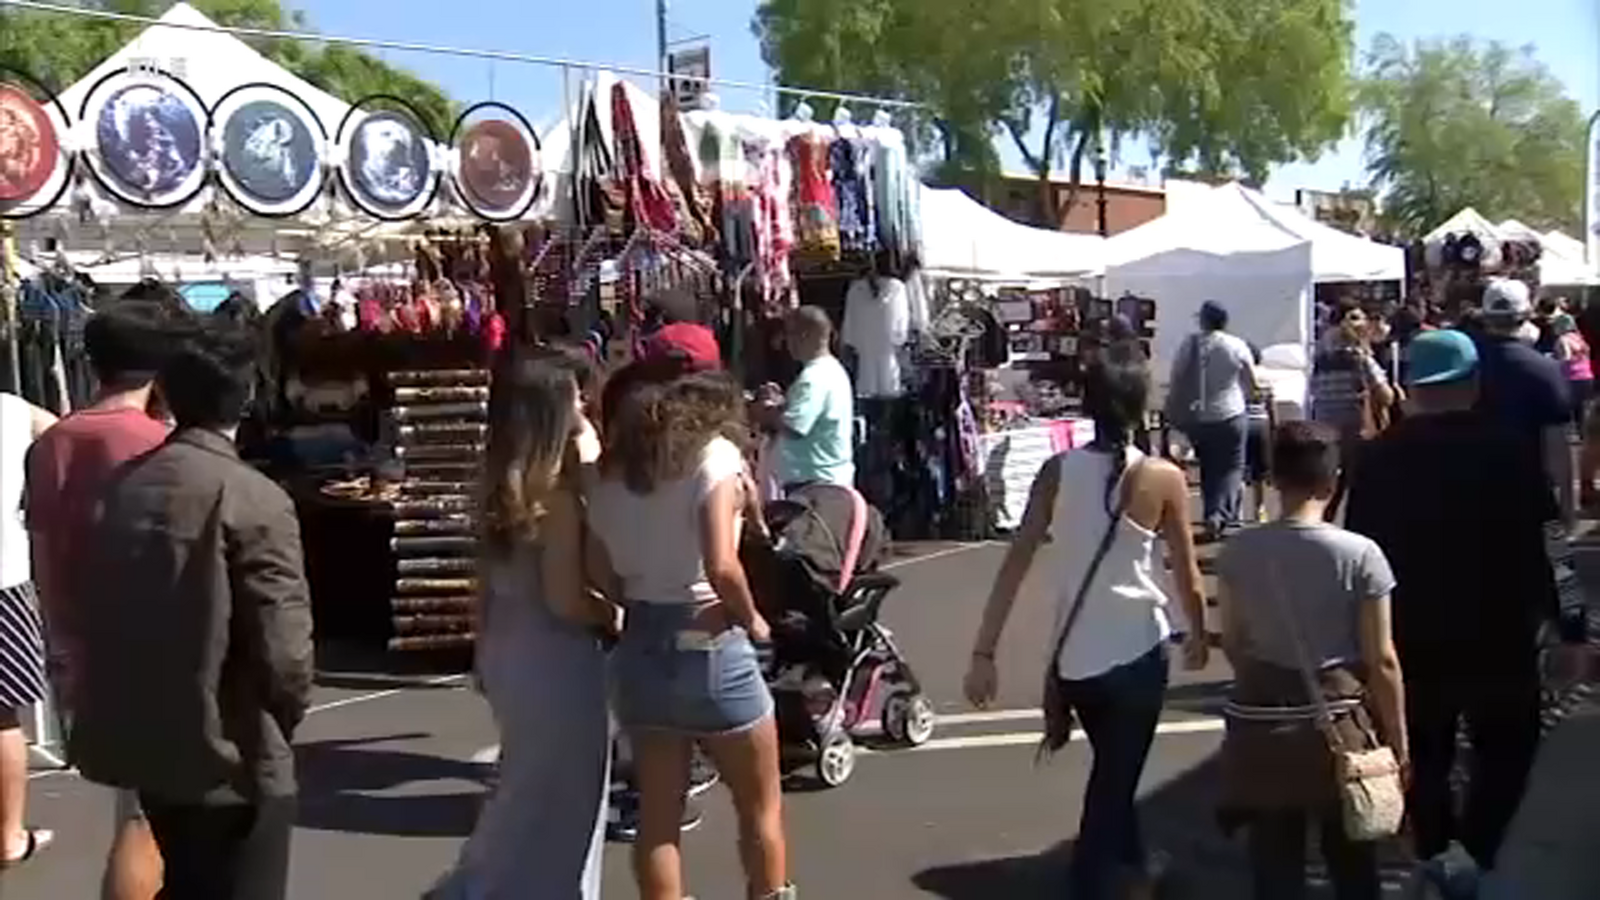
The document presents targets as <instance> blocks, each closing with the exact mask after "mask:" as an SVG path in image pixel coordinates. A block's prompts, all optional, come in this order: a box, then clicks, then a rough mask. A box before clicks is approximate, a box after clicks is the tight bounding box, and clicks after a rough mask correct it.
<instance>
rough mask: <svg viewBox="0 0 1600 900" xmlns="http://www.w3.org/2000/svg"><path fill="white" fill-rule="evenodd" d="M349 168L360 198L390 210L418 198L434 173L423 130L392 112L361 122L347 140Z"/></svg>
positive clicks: (404, 205) (376, 114)
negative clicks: (348, 143) (348, 145)
mask: <svg viewBox="0 0 1600 900" xmlns="http://www.w3.org/2000/svg"><path fill="white" fill-rule="evenodd" d="M349 166H350V174H351V175H352V176H354V181H355V188H356V190H357V191H359V192H360V193H361V195H362V197H363V198H364V199H366V200H367V201H368V202H369V203H371V204H372V205H374V206H377V207H379V208H380V209H386V210H391V211H393V210H400V209H404V208H405V207H407V206H409V205H410V204H412V203H414V202H415V201H416V200H417V198H419V197H421V196H422V193H423V192H424V191H426V190H427V189H428V182H429V176H431V175H432V174H433V163H432V161H431V160H430V159H429V155H428V142H427V139H426V138H424V137H423V136H422V129H421V128H418V127H417V125H416V123H414V122H413V121H412V120H411V118H410V117H409V116H404V115H401V114H400V113H394V112H380V113H374V114H372V115H370V116H368V117H366V118H365V119H362V120H361V124H360V125H357V126H356V129H355V133H354V134H353V135H351V138H350V162H349Z"/></svg>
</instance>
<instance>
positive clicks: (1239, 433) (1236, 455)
mask: <svg viewBox="0 0 1600 900" xmlns="http://www.w3.org/2000/svg"><path fill="white" fill-rule="evenodd" d="M1249 424H1250V423H1249V418H1248V417H1247V416H1244V415H1237V416H1234V417H1233V418H1231V419H1224V420H1222V421H1221V422H1198V423H1196V424H1194V425H1192V426H1190V427H1189V432H1188V433H1189V442H1190V443H1192V444H1194V453H1195V456H1196V457H1198V458H1199V461H1200V497H1201V500H1202V501H1203V503H1204V506H1205V520H1206V525H1207V526H1209V527H1211V528H1220V527H1223V526H1228V525H1237V524H1239V505H1240V503H1241V502H1243V499H1244V447H1245V439H1246V438H1247V436H1248V435H1249V433H1250V429H1249Z"/></svg>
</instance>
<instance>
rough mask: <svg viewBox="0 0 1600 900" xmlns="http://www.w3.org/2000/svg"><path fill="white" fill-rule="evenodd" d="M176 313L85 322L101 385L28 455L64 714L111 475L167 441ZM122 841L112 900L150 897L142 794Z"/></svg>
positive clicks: (130, 805)
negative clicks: (162, 389)
mask: <svg viewBox="0 0 1600 900" xmlns="http://www.w3.org/2000/svg"><path fill="white" fill-rule="evenodd" d="M177 325H178V322H177V321H176V320H175V319H174V317H173V315H172V313H171V312H170V307H169V306H165V305H163V304H160V303H158V302H154V301H149V300H125V301H121V302H118V303H116V304H115V305H112V306H109V307H107V308H106V309H104V310H103V311H101V312H99V313H97V314H96V315H95V316H94V317H93V318H91V319H90V320H89V322H88V324H87V325H85V326H84V331H83V339H84V346H85V349H86V350H87V352H88V355H89V363H90V366H91V367H92V368H93V369H94V373H95V377H96V378H97V379H98V380H99V382H100V392H99V394H98V395H97V396H96V398H95V402H94V404H93V405H91V406H89V407H87V408H85V409H82V410H80V411H78V412H75V413H73V414H72V415H69V416H67V417H66V418H64V419H62V420H61V421H60V422H59V423H57V424H56V425H55V426H54V427H52V428H51V429H50V430H48V431H46V432H45V433H44V434H43V435H41V436H40V437H39V439H38V440H37V441H35V442H34V444H33V446H32V448H30V450H29V452H28V475H27V497H26V501H25V502H26V507H27V524H28V532H29V536H30V539H31V546H32V548H33V574H34V580H35V582H36V584H37V587H38V594H39V602H40V609H41V610H42V612H43V613H44V620H45V633H46V637H47V645H48V647H49V654H50V669H51V678H52V681H53V682H54V684H55V687H56V693H57V696H58V698H59V701H60V703H61V704H62V706H63V708H64V709H65V711H66V713H67V717H68V722H69V726H68V727H69V728H70V720H71V711H72V706H73V703H72V700H73V680H74V679H73V668H74V658H73V657H74V652H75V648H76V647H77V646H78V634H79V626H78V622H77V610H78V607H79V605H80V604H79V602H78V600H77V597H76V595H75V591H76V590H77V588H78V578H79V576H81V574H82V570H83V561H84V559H85V558H86V556H85V553H84V551H85V548H86V541H87V540H88V539H89V538H88V536H89V533H90V529H91V528H92V524H93V517H94V512H95V507H96V506H97V504H98V503H99V502H100V499H101V494H102V493H103V492H104V490H105V487H106V485H107V483H108V482H109V480H110V478H111V475H112V473H113V472H115V471H116V470H117V469H118V468H119V467H121V466H122V464H123V463H126V462H127V461H129V460H131V459H133V458H135V457H137V456H141V455H143V454H145V453H148V452H149V451H151V450H154V449H155V448H156V447H157V446H159V445H160V444H161V443H162V442H163V441H164V440H166V438H167V434H168V431H169V430H170V429H169V428H168V427H167V425H166V424H164V423H162V422H160V421H158V420H156V419H154V418H152V417H151V416H150V415H149V414H148V413H147V412H146V410H147V409H149V408H150V406H151V393H152V390H153V387H154V384H155V376H156V372H157V371H158V370H159V369H160V368H161V365H162V362H163V360H164V358H165V356H166V355H167V354H168V353H169V352H170V351H171V349H172V348H173V347H174V346H175V345H176V344H177V343H178V340H179V338H180V336H179V334H178V333H177ZM116 810H117V812H116V825H117V830H116V835H115V837H114V838H113V841H112V845H111V852H110V858H109V859H108V861H107V866H106V873H105V879H104V882H103V885H102V896H103V897H104V898H106V900H152V898H154V897H155V895H156V892H157V891H158V890H160V887H161V857H160V854H159V852H158V851H157V849H156V845H155V841H154V840H153V839H152V837H151V835H150V829H149V825H148V824H147V823H146V822H145V821H144V816H143V814H142V812H141V811H140V810H139V807H138V803H137V800H136V798H133V797H130V796H126V795H123V794H120V793H119V795H118V798H117V806H116Z"/></svg>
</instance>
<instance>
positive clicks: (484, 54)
mask: <svg viewBox="0 0 1600 900" xmlns="http://www.w3.org/2000/svg"><path fill="white" fill-rule="evenodd" d="M0 6H14V7H17V8H18V9H31V10H34V11H35V12H45V13H59V14H61V15H68V16H82V17H86V18H91V19H110V20H112V21H117V22H137V23H140V24H143V25H151V26H156V25H159V26H162V27H165V28H185V29H188V30H190V31H210V32H218V33H221V34H231V35H234V36H236V37H260V38H275V39H278V40H291V41H314V42H318V43H323V44H344V45H347V46H351V47H367V48H371V49H379V50H408V51H412V52H416V53H437V54H440V55H444V56H467V57H475V58H477V59H493V60H501V61H504V62H518V63H528V64H531V65H537V66H556V67H563V66H570V67H576V68H579V69H607V70H610V71H612V72H619V73H621V74H624V75H640V76H644V77H647V78H654V79H657V80H661V81H663V82H664V81H665V80H667V79H670V78H677V79H680V80H683V81H698V82H701V83H703V84H708V85H715V86H717V87H728V88H736V89H739V90H746V91H757V92H761V93H765V92H766V91H769V90H773V91H777V92H778V93H780V94H794V95H796V96H800V97H821V98H824V99H828V100H842V101H846V102H851V103H861V104H864V105H868V106H883V107H895V108H898V109H921V108H923V107H924V106H925V104H922V103H915V102H912V101H910V100H891V99H888V98H886V97H873V96H870V95H867V94H852V93H844V92H840V91H819V90H812V89H810V88H796V87H785V86H784V85H771V84H753V83H751V82H748V81H730V80H728V79H725V78H705V77H701V76H699V75H682V74H680V75H674V74H671V73H668V72H662V71H659V70H658V69H645V68H641V67H638V66H619V65H608V64H601V63H594V62H585V61H583V60H576V59H564V58H562V57H556V56H534V55H532V54H527V53H510V52H507V51H504V50H480V49H476V48H471V47H448V46H444V45H440V44H419V43H414V42H411V41H389V40H382V39H379V38H363V37H349V36H346V35H337V34H317V33H315V32H308V31H281V30H277V29H271V28H239V27H234V26H228V25H217V24H214V23H210V24H202V23H199V22H168V21H164V20H162V19H158V18H153V17H151V16H137V15H132V14H130V13H119V12H111V11H109V10H103V9H83V8H81V7H76V6H63V5H61V4H58V3H40V2H37V0H0Z"/></svg>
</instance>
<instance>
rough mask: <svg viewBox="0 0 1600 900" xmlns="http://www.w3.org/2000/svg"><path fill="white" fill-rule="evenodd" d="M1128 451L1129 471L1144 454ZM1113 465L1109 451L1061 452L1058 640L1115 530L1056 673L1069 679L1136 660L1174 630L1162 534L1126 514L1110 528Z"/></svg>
mask: <svg viewBox="0 0 1600 900" xmlns="http://www.w3.org/2000/svg"><path fill="white" fill-rule="evenodd" d="M1126 453H1127V466H1128V469H1129V470H1131V469H1132V468H1133V466H1134V465H1136V464H1137V463H1138V462H1139V461H1140V460H1141V459H1143V458H1144V454H1142V453H1140V452H1139V451H1137V450H1134V449H1131V448H1129V449H1128V450H1127V451H1126ZM1111 464H1112V457H1111V455H1110V454H1107V453H1103V452H1100V451H1096V450H1087V449H1085V450H1073V451H1069V452H1067V453H1065V454H1062V456H1061V487H1060V489H1059V490H1058V491H1057V492H1056V502H1055V508H1054V509H1053V510H1051V516H1050V537H1051V544H1050V546H1051V548H1052V553H1053V554H1054V558H1055V570H1056V571H1055V576H1056V577H1055V585H1056V591H1057V604H1056V624H1055V629H1054V631H1052V636H1053V638H1054V639H1059V638H1060V635H1061V629H1062V628H1063V627H1064V626H1065V624H1066V616H1067V610H1068V608H1070V607H1071V605H1072V601H1073V600H1074V599H1075V598H1076V597H1077V595H1078V588H1079V585H1080V584H1081V583H1082V582H1083V577H1084V574H1085V573H1086V572H1087V570H1088V568H1089V563H1090V562H1091V561H1093V559H1094V554H1095V550H1096V549H1098V548H1099V546H1100V541H1101V540H1102V539H1103V538H1104V537H1105V533H1106V528H1107V527H1108V526H1110V527H1115V528H1116V534H1115V536H1113V537H1112V539H1111V545H1110V547H1108V548H1107V550H1106V555H1105V558H1104V559H1103V560H1101V562H1100V568H1099V569H1098V570H1097V571H1096V573H1095V576H1094V583H1093V584H1091V585H1090V586H1089V591H1088V593H1087V594H1086V595H1085V596H1084V600H1083V610H1082V611H1081V612H1080V613H1078V620H1077V623H1076V624H1075V625H1074V626H1073V628H1072V634H1071V635H1070V636H1069V637H1068V638H1067V642H1066V644H1065V645H1063V646H1062V648H1061V653H1060V655H1059V656H1058V657H1057V658H1056V668H1057V671H1058V672H1059V673H1060V674H1061V677H1062V678H1064V679H1067V680H1069V681H1075V680H1080V679H1084V678H1093V677H1094V676H1096V675H1102V674H1104V673H1106V672H1108V671H1110V670H1111V669H1114V668H1116V667H1117V666H1120V665H1122V664H1124V663H1129V662H1132V661H1134V660H1136V659H1138V658H1139V657H1141V656H1143V655H1145V654H1146V653H1148V652H1150V650H1151V649H1152V648H1154V647H1155V646H1156V645H1157V644H1160V643H1161V642H1162V641H1165V640H1166V639H1167V638H1168V637H1170V636H1171V635H1172V631H1173V627H1172V620H1171V618H1170V616H1169V614H1168V606H1167V592H1166V591H1165V590H1164V589H1163V587H1162V584H1163V582H1164V581H1165V576H1164V574H1163V573H1161V572H1160V571H1159V570H1158V569H1156V567H1155V566H1156V563H1157V560H1156V559H1155V553H1154V550H1155V543H1156V533H1155V532H1154V531H1150V530H1149V529H1146V528H1144V527H1143V526H1141V525H1139V523H1137V522H1135V521H1133V520H1132V519H1130V518H1128V517H1127V516H1126V515H1124V516H1120V517H1119V518H1118V520H1117V522H1116V524H1115V525H1114V526H1111V517H1110V515H1109V514H1108V513H1107V512H1106V480H1107V479H1109V478H1110V477H1111ZM1121 490H1122V485H1120V484H1118V485H1117V486H1116V488H1114V489H1113V491H1112V493H1111V503H1112V505H1113V506H1115V505H1116V503H1117V502H1118V499H1117V498H1118V497H1120V496H1121ZM1054 646H1055V640H1052V641H1051V647H1052V648H1053V647H1054Z"/></svg>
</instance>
